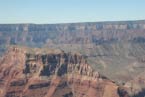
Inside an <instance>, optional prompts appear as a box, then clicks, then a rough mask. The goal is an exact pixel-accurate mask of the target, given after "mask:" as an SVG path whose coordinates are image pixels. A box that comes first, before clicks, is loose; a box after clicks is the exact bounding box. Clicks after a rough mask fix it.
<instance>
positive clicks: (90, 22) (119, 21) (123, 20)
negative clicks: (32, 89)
mask: <svg viewBox="0 0 145 97" xmlns="http://www.w3.org/2000/svg"><path fill="white" fill-rule="evenodd" d="M135 21H145V19H139V20H138V19H136V20H111V21H91V22H89V21H87V22H64V23H63V22H62V23H61V22H58V23H0V24H77V23H104V22H106V23H109V22H135Z"/></svg>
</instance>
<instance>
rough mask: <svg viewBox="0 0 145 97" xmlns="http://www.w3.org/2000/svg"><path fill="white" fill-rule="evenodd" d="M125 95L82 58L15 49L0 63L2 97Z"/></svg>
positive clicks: (125, 96) (8, 52) (97, 96)
mask: <svg viewBox="0 0 145 97" xmlns="http://www.w3.org/2000/svg"><path fill="white" fill-rule="evenodd" d="M122 92H123V90H121V89H119V86H117V85H116V84H115V83H114V82H112V81H111V80H109V79H107V78H106V77H104V76H102V75H100V74H99V73H98V72H96V71H94V70H93V69H92V68H91V67H90V65H89V64H88V63H87V61H86V58H85V57H84V56H81V55H80V54H73V53H65V52H63V51H57V52H56V51H53V52H51V53H50V52H49V53H38V51H37V52H33V53H32V51H31V53H30V52H28V51H27V50H26V49H21V48H16V47H12V48H11V49H10V50H8V51H7V52H6V54H5V56H3V57H2V59H1V60H0V95H1V97H127V94H122ZM120 93H121V94H120ZM123 93H124V92H123Z"/></svg>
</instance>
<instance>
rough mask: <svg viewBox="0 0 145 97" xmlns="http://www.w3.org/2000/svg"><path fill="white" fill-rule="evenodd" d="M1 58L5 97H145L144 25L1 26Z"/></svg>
mask: <svg viewBox="0 0 145 97" xmlns="http://www.w3.org/2000/svg"><path fill="white" fill-rule="evenodd" d="M13 46H14V48H16V49H17V50H18V52H17V50H13V49H14V48H13ZM19 46H20V47H19ZM27 47H28V48H27ZM10 48H11V49H10ZM48 48H49V49H48ZM39 49H41V50H43V51H41V50H39ZM0 56H1V57H0V68H1V69H0V83H1V89H0V93H1V95H3V96H6V97H17V95H18V97H19V96H20V97H33V95H34V97H41V96H42V97H44V95H49V96H48V97H50V95H51V96H52V97H61V96H62V97H127V96H128V95H130V96H131V97H144V96H145V94H144V93H145V91H144V88H145V84H144V83H145V77H144V74H145V73H144V70H145V20H136V21H112V22H111V21H109V22H88V23H64V24H0ZM37 65H38V66H37ZM92 68H93V69H92ZM95 74H96V76H95ZM53 80H54V81H53ZM15 84H16V85H15ZM50 88H51V89H52V90H51V89H50ZM60 90H61V91H60ZM37 93H38V94H37ZM13 95H15V96H13ZM38 95H39V96H38ZM58 95H59V96H58ZM105 95H107V96H105ZM122 95H123V96H122Z"/></svg>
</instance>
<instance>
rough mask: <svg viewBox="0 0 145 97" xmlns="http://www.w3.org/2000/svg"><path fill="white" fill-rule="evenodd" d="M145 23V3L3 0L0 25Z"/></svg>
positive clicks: (123, 0) (129, 0)
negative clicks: (119, 21)
mask: <svg viewBox="0 0 145 97" xmlns="http://www.w3.org/2000/svg"><path fill="white" fill-rule="evenodd" d="M140 19H145V0H0V23H67V22H96V21H118V20H140Z"/></svg>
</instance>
